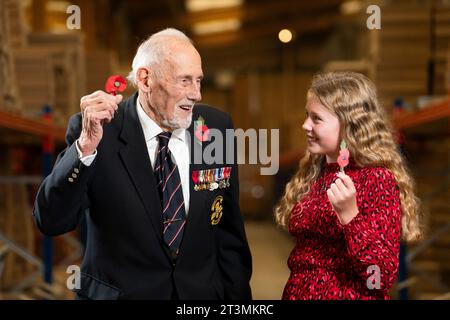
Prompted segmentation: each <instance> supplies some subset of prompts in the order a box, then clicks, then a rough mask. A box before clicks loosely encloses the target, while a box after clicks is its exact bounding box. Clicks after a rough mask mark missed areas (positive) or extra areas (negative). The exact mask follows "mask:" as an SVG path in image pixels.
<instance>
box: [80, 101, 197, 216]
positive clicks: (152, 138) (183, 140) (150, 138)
mask: <svg viewBox="0 0 450 320" xmlns="http://www.w3.org/2000/svg"><path fill="white" fill-rule="evenodd" d="M136 109H137V114H138V117H139V122H140V123H141V126H142V130H143V132H144V138H145V143H146V145H147V151H148V155H149V156H150V161H151V165H152V168H154V167H155V160H156V159H155V158H156V152H157V150H158V134H160V133H161V132H163V130H162V129H161V128H160V127H159V126H158V125H157V124H156V122H155V121H153V120H152V119H151V118H150V117H149V116H148V115H147V114H146V113H145V111H144V109H143V108H142V106H141V104H140V102H139V97H138V99H137V100H136ZM75 146H76V149H77V152H78V156H79V157H80V161H81V162H82V163H83V164H84V165H85V166H90V165H91V164H92V162H93V161H94V159H95V157H96V155H97V150H95V152H94V154H92V155H89V156H85V157H81V151H80V149H79V147H78V140H77V143H76V144H75ZM169 150H170V152H172V155H173V157H174V159H175V163H176V164H177V165H178V172H179V173H180V179H181V188H182V189H183V197H184V207H185V209H186V214H187V213H188V211H189V197H190V194H189V162H190V161H189V146H188V140H187V137H186V129H177V130H174V131H173V132H172V136H171V137H170V140H169Z"/></svg>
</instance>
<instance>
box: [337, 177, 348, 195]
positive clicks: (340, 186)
mask: <svg viewBox="0 0 450 320" xmlns="http://www.w3.org/2000/svg"><path fill="white" fill-rule="evenodd" d="M334 183H335V184H336V186H337V187H338V189H339V191H341V192H342V193H345V192H347V187H346V186H345V185H344V182H342V180H341V178H338V179H336V181H335V182H334Z"/></svg>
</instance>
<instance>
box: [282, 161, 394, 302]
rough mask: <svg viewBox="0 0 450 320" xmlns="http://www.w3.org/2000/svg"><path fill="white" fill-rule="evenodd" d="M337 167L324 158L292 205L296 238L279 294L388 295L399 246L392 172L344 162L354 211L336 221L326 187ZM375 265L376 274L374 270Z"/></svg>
mask: <svg viewBox="0 0 450 320" xmlns="http://www.w3.org/2000/svg"><path fill="white" fill-rule="evenodd" d="M338 171H339V166H338V164H337V163H330V164H325V165H324V168H323V170H322V173H321V175H320V176H319V178H318V179H317V181H316V182H315V183H314V184H313V185H312V186H311V190H310V192H309V193H308V194H307V195H306V196H305V197H304V198H303V199H302V200H301V201H300V202H299V203H298V204H297V205H296V206H294V208H293V210H292V215H291V219H290V223H289V232H290V233H291V234H292V235H293V236H294V237H296V239H297V242H296V246H295V247H294V249H293V250H292V252H291V254H290V256H289V259H288V266H289V268H290V269H291V275H290V277H289V280H288V282H287V284H286V286H285V288H284V292H283V299H288V300H294V299H326V300H332V299H389V289H390V288H391V286H392V284H393V283H394V281H395V280H396V278H397V272H398V256H399V250H400V226H401V224H400V217H401V209H400V196H399V190H398V187H397V184H396V181H395V178H394V176H393V175H392V173H391V172H390V171H388V170H387V169H385V168H382V167H374V168H369V167H367V168H358V167H357V166H356V165H355V164H354V163H352V162H350V164H349V165H348V166H347V167H346V168H345V173H346V174H347V175H348V176H349V177H350V178H351V179H352V180H353V183H354V185H355V188H356V192H357V196H356V199H357V205H358V208H359V213H358V215H357V216H356V217H355V218H353V220H351V221H350V222H349V223H348V224H346V225H342V224H341V223H340V222H339V220H338V218H337V216H336V213H335V212H334V211H333V208H332V206H331V203H330V201H329V200H328V197H327V193H326V190H327V189H328V188H329V187H330V185H331V184H332V183H333V182H334V181H335V180H336V174H337V173H338ZM377 268H379V269H378V270H379V273H380V274H374V270H377ZM377 278H378V279H379V280H380V281H378V282H377ZM378 288H379V289H378Z"/></svg>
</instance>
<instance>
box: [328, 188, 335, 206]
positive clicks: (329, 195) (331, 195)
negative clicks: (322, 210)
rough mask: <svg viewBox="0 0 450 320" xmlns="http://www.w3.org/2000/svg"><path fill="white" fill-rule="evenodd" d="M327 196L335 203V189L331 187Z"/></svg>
mask: <svg viewBox="0 0 450 320" xmlns="http://www.w3.org/2000/svg"><path fill="white" fill-rule="evenodd" d="M327 196H328V199H329V200H330V202H331V204H333V203H335V201H336V198H335V196H334V194H333V191H332V190H331V189H328V190H327Z"/></svg>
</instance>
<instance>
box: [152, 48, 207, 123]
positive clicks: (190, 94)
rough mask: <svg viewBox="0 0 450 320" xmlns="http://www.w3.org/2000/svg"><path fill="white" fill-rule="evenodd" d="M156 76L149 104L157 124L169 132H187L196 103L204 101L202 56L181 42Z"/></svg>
mask: <svg viewBox="0 0 450 320" xmlns="http://www.w3.org/2000/svg"><path fill="white" fill-rule="evenodd" d="M169 52H170V54H169V55H168V57H167V58H166V59H165V60H164V61H163V62H162V63H161V64H160V66H159V68H160V69H159V72H157V73H156V75H158V74H159V75H160V76H159V77H158V76H156V75H155V73H154V74H153V77H152V85H151V92H150V95H149V103H150V106H151V109H153V110H152V111H154V113H155V118H156V119H155V120H156V122H157V123H158V124H159V125H160V126H161V127H162V128H166V129H169V130H175V129H178V128H184V129H187V128H188V127H189V126H190V125H191V121H192V109H193V107H194V103H196V102H198V101H200V100H201V98H202V96H201V93H200V84H201V80H202V78H203V72H202V62H201V58H200V55H199V53H198V52H197V50H195V48H194V47H193V46H191V45H190V44H184V43H177V44H174V45H173V46H172V47H171V49H170V50H169Z"/></svg>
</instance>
